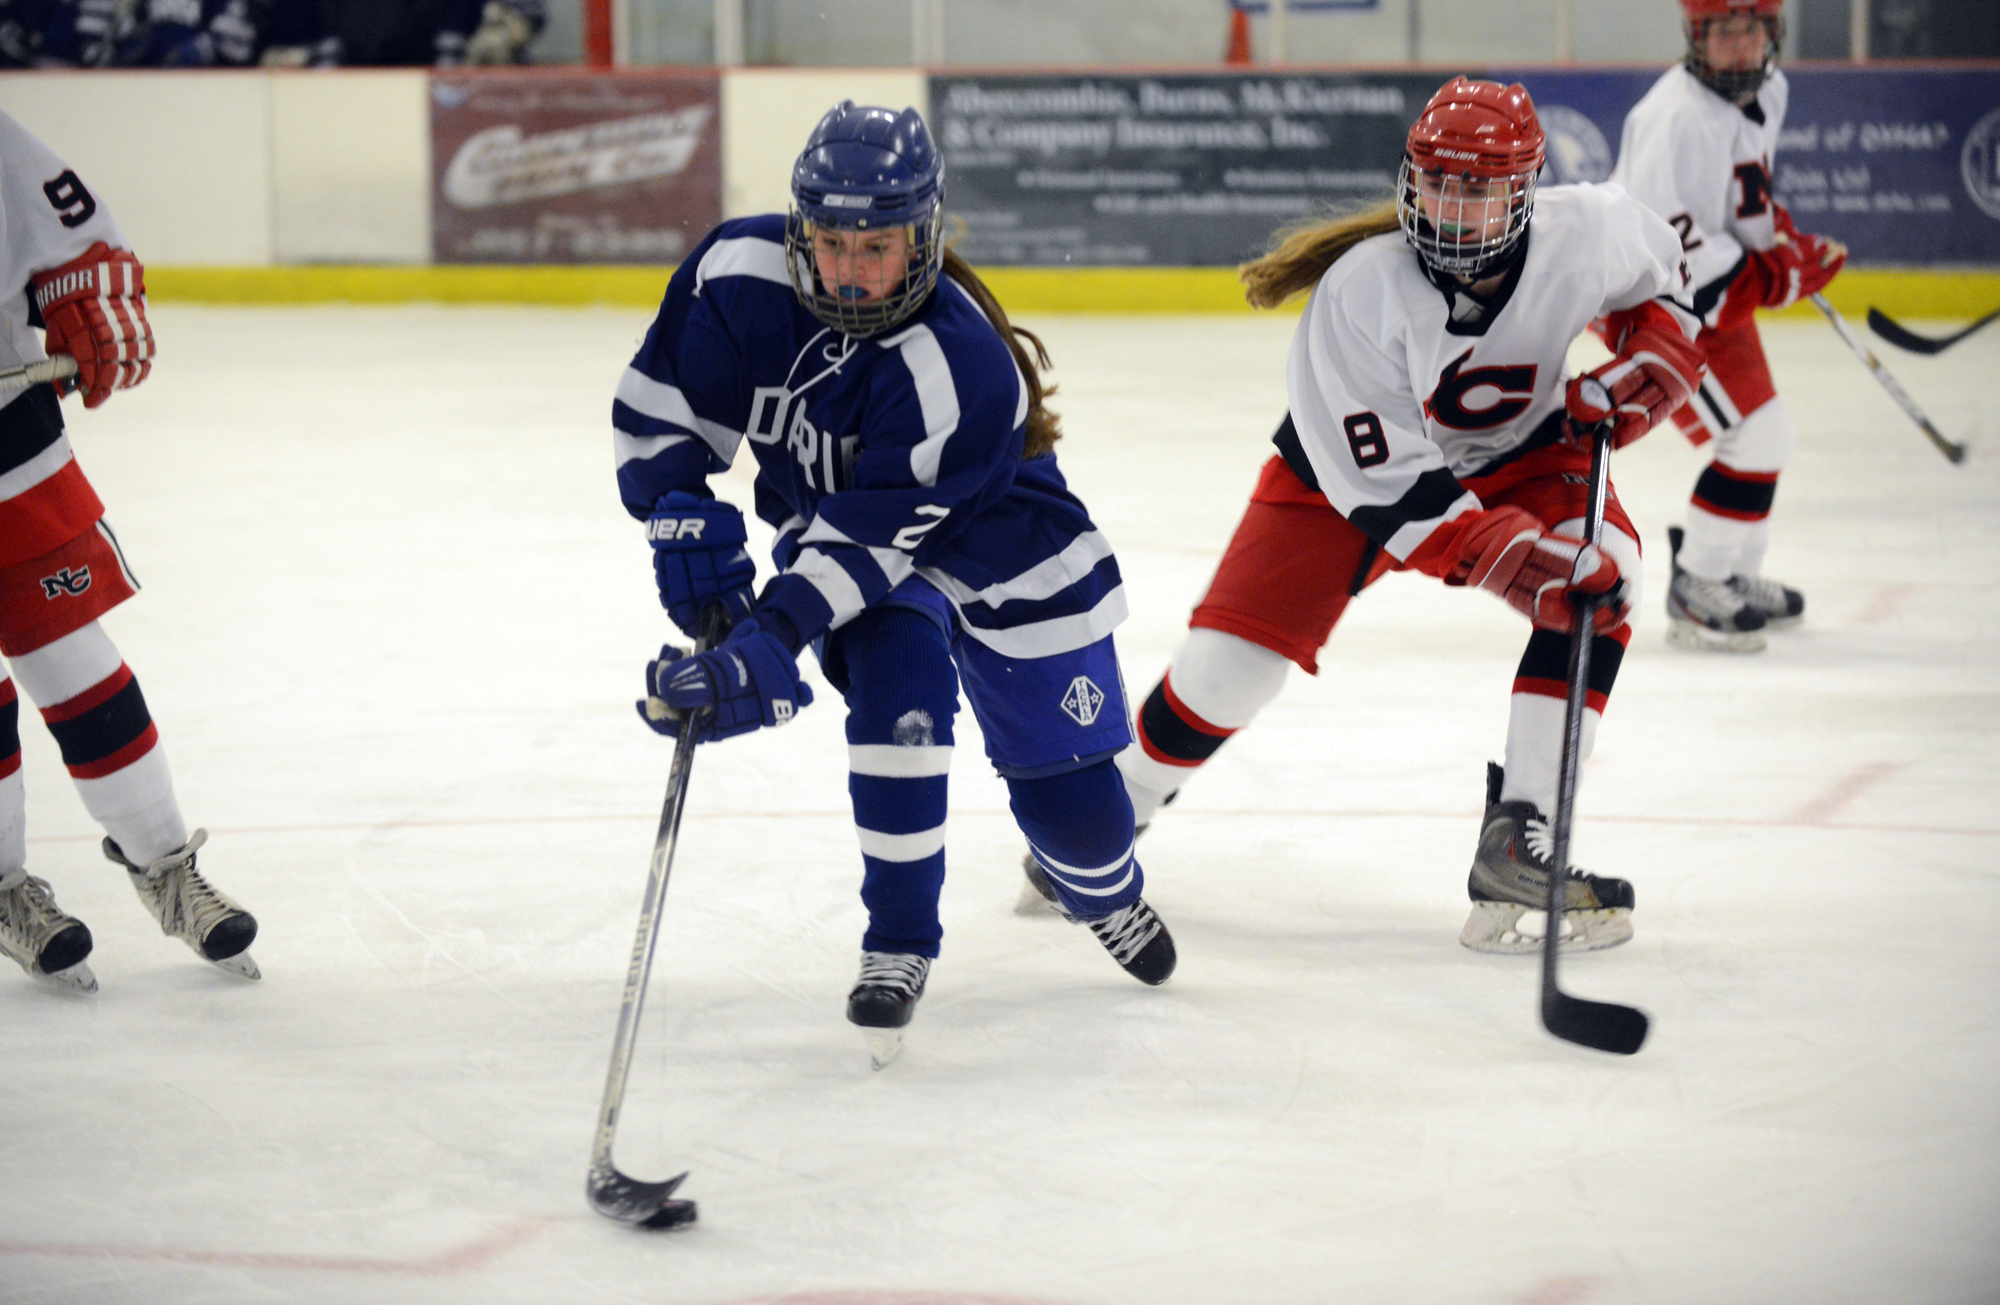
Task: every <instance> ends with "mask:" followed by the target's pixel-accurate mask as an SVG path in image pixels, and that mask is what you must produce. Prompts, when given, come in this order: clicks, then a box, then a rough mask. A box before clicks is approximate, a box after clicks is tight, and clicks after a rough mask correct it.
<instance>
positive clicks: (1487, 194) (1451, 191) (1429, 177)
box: [1396, 154, 1535, 280]
mask: <svg viewBox="0 0 2000 1305" xmlns="http://www.w3.org/2000/svg"><path fill="white" fill-rule="evenodd" d="M1419 191H1421V192H1422V194H1421V196H1420V195H1419ZM1534 210H1535V178H1534V176H1533V175H1532V174H1524V175H1518V176H1512V177H1474V176H1471V175H1470V174H1466V173H1449V172H1443V171H1438V170H1432V169H1428V168H1420V167H1418V166H1416V164H1415V163H1414V162H1413V161H1412V160H1411V159H1410V156H1409V155H1407V154H1405V155H1404V156H1403V167H1402V171H1401V173H1400V174H1398V176H1397V178H1396V220H1397V221H1398V222H1399V223H1401V224H1402V228H1403V234H1404V236H1406V237H1407V238H1408V239H1409V242H1410V244H1411V246H1412V247H1413V248H1415V249H1416V251H1417V257H1419V258H1421V259H1423V260H1424V262H1425V263H1426V264H1428V265H1429V266H1431V267H1432V268H1434V269H1436V270H1437V271H1440V272H1449V273H1451V274H1452V275H1454V276H1461V277H1465V278H1467V279H1469V280H1472V279H1477V278H1478V277H1479V276H1480V275H1481V274H1482V273H1484V272H1486V271H1488V270H1489V269H1491V268H1492V267H1493V266H1494V265H1495V264H1497V263H1499V262H1500V261H1501V260H1502V259H1504V258H1505V257H1506V256H1507V254H1508V253H1509V252H1510V251H1512V249H1513V248H1514V246H1515V245H1516V244H1518V243H1520V240H1521V237H1522V235H1523V234H1524V233H1526V231H1527V229H1528V218H1529V216H1530V215H1531V214H1532V213H1533V212H1534Z"/></svg>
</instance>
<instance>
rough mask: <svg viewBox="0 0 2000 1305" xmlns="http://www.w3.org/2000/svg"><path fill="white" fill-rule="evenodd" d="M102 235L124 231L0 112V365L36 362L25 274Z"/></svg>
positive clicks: (63, 259) (118, 244)
mask: <svg viewBox="0 0 2000 1305" xmlns="http://www.w3.org/2000/svg"><path fill="white" fill-rule="evenodd" d="M100 240H102V241H103V242H104V243H106V244H107V245H110V246H111V247H112V248H113V249H123V248H125V247H126V246H125V237H124V236H122V235H120V234H119V232H118V224H117V223H115V222H113V221H112V220H111V214H110V213H108V212H107V211H105V208H104V206H103V205H102V204H101V203H99V202H98V199H97V196H95V195H93V194H92V193H91V192H90V190H89V189H88V188H87V187H85V185H84V184H83V182H82V181H81V180H80V179H79V178H78V177H77V175H76V173H75V172H73V171H71V170H70V169H69V168H68V167H67V166H65V165H64V164H63V162H62V160H61V159H58V158H57V157H56V156H55V154H54V153H53V152H52V151H51V150H50V149H49V147H48V146H46V145H44V144H42V143H41V142H40V141H38V140H36V139H35V138H34V137H33V136H31V135H29V134H28V131H27V128H25V127H23V126H22V125H21V124H20V123H18V122H15V121H14V120H13V119H12V118H10V117H8V116H7V115H6V114H5V113H0V260H4V263H0V296H4V299H0V367H19V366H20V365H21V364H23V363H31V362H40V361H41V360H42V359H43V358H45V357H47V356H48V355H46V354H44V353H43V352H42V333H41V332H40V331H38V330H36V329H35V328H33V327H31V326H29V325H28V308H29V303H30V300H29V296H28V278H29V277H30V276H32V275H33V274H34V273H36V272H46V271H48V270H49V269H50V268H54V267H61V266H62V265H63V264H64V263H67V262H69V261H70V260H71V259H73V258H76V257H78V256H79V255H81V254H82V253H83V252H84V251H85V250H87V249H89V248H90V247H91V246H92V245H94V244H96V243H97V242H98V241H100Z"/></svg>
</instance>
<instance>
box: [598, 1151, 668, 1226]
mask: <svg viewBox="0 0 2000 1305" xmlns="http://www.w3.org/2000/svg"><path fill="white" fill-rule="evenodd" d="M686 1179H687V1175H686V1174H680V1175H677V1176H676V1177H673V1178H669V1179H668V1180H667V1181H666V1182H664V1183H645V1182H640V1181H639V1180H638V1179H636V1178H628V1177H626V1176H625V1175H624V1174H621V1173H619V1172H618V1171H617V1170H616V1169H614V1168H612V1167H611V1166H610V1165H600V1166H598V1167H596V1168H593V1169H592V1170H591V1171H590V1179H589V1181H588V1182H587V1183H585V1185H584V1191H585V1193H586V1194H587V1195H588V1196H589V1197H590V1208H591V1209H593V1210H595V1211H597V1212H598V1213H599V1214H601V1215H603V1216H604V1217H605V1218H607V1219H616V1220H617V1221H618V1222H620V1223H629V1224H631V1225H632V1226H634V1227H635V1228H680V1227H685V1226H686V1225H688V1224H691V1223H693V1222H694V1221H695V1219H696V1211H695V1204H694V1202H693V1201H677V1200H674V1199H673V1195H674V1189H675V1188H677V1187H679V1186H680V1185H681V1184H682V1183H683V1182H685V1181H686Z"/></svg>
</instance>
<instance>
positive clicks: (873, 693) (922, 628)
mask: <svg viewBox="0 0 2000 1305" xmlns="http://www.w3.org/2000/svg"><path fill="white" fill-rule="evenodd" d="M835 640H836V644H835V647H834V648H833V649H832V651H833V652H834V653H835V654H836V656H837V658H838V661H839V669H840V671H841V673H842V674H843V676H844V678H845V679H846V681H847V757H848V762H847V764H848V779H847V791H848V793H849V795H850V796H851V797H852V798H853V800H854V824H855V828H856V831H857V832H858V833H859V835H860V838H861V864H862V867H863V873H862V880H861V901H862V904H863V905H865V906H866V907H867V908H868V932H867V933H866V934H864V935H863V937H862V940H861V945H862V947H864V948H865V949H867V950H869V951H878V952H910V953H914V954H915V955H918V956H929V957H932V958H935V957H936V956H937V954H938V942H939V940H940V939H941V938H942V937H943V934H944V930H943V927H942V926H941V925H940V924H939V923H938V894H939V892H940V891H941V890H942V889H943V887H944V824H945V789H946V783H947V778H946V776H947V772H948V771H949V770H950V769H951V748H952V735H951V724H952V718H953V716H954V715H955V714H956V713H957V710H958V672H957V669H956V668H955V667H954V666H953V665H952V660H951V649H950V647H949V646H948V645H947V644H946V643H945V639H944V634H943V632H942V631H941V630H939V629H938V627H937V625H936V623H935V622H933V621H932V620H930V618H928V617H926V616H924V615H922V614H920V613H917V612H913V611H909V610H906V609H902V608H896V607H888V608H883V609H878V610H875V611H870V612H865V613H863V614H862V615H861V616H859V617H857V618H856V619H855V620H854V621H853V622H851V623H850V624H848V625H846V626H844V627H842V628H841V630H840V631H839V632H838V633H837V635H836V636H835Z"/></svg>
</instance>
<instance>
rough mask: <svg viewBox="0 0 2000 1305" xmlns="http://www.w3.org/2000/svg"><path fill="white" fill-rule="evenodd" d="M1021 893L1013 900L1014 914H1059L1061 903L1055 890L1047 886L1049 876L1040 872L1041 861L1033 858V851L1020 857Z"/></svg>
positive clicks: (1060, 912) (1061, 911)
mask: <svg viewBox="0 0 2000 1305" xmlns="http://www.w3.org/2000/svg"><path fill="white" fill-rule="evenodd" d="M1021 878H1022V884H1021V895H1020V896H1019V897H1018V898H1016V899H1015V901H1014V914H1016V915H1061V914H1062V913H1063V910H1062V903H1061V902H1058V901H1057V900H1056V890H1055V889H1053V888H1051V887H1049V877H1048V876H1047V875H1045V874H1043V873H1042V863H1041V862H1040V861H1037V860H1035V854H1034V853H1033V852H1027V853H1024V854H1023V855H1022V857H1021Z"/></svg>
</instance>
